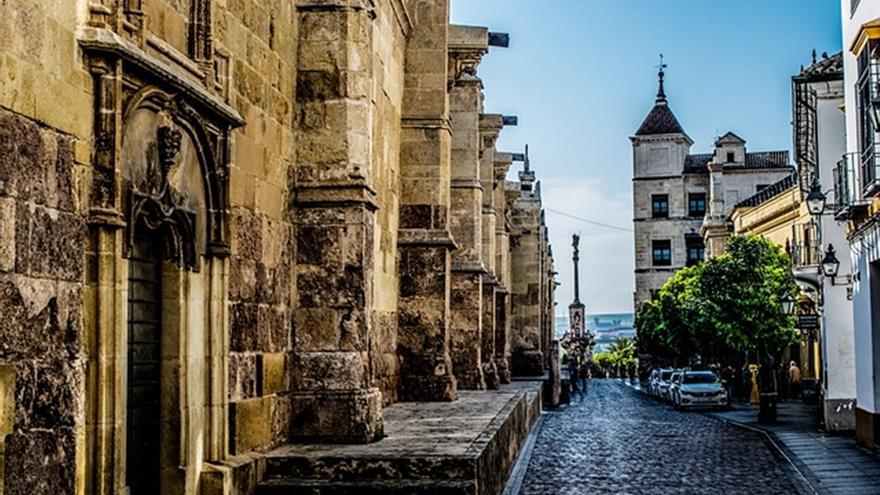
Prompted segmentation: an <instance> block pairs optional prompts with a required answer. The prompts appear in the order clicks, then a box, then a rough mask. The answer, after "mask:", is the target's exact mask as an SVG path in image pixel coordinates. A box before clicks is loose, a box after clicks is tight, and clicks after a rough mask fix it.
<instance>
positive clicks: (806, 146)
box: [794, 81, 819, 190]
mask: <svg viewBox="0 0 880 495" xmlns="http://www.w3.org/2000/svg"><path fill="white" fill-rule="evenodd" d="M817 102H818V95H817V94H816V90H815V89H813V88H812V87H811V86H810V84H809V83H807V82H804V81H798V82H795V84H794V132H795V142H794V145H795V150H794V152H795V160H796V161H797V164H798V170H799V173H800V180H801V188H803V189H807V190H808V189H809V188H810V186H811V185H812V184H813V175H814V174H815V173H816V164H817V163H818V156H819V144H818V143H819V136H818V127H817V125H816V106H817Z"/></svg>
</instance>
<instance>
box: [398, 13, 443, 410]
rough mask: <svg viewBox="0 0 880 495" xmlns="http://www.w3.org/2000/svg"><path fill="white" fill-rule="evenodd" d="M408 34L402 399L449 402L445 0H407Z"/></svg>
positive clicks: (400, 306)
mask: <svg viewBox="0 0 880 495" xmlns="http://www.w3.org/2000/svg"><path fill="white" fill-rule="evenodd" d="M407 7H408V10H409V14H410V18H411V20H412V31H411V32H410V36H409V39H408V42H407V46H406V67H405V72H406V77H405V88H404V96H403V99H404V104H403V117H402V122H401V127H402V131H401V149H400V160H401V163H400V165H401V194H400V231H399V237H398V250H399V252H400V257H399V260H400V261H399V277H400V296H399V297H400V299H399V303H398V311H399V319H398V353H399V357H400V375H401V376H400V388H399V390H400V399H401V400H405V401H444V400H454V399H455V398H456V394H457V382H456V379H455V376H454V375H453V371H452V360H451V358H450V355H449V295H450V267H451V258H450V251H452V250H453V249H455V242H454V240H453V238H452V235H451V234H450V232H449V225H448V220H449V206H450V194H449V187H450V152H451V140H452V135H451V132H450V125H449V101H448V99H447V87H446V82H447V64H446V47H447V44H448V38H449V33H448V24H449V21H448V20H449V2H448V0H411V1H410V2H409V3H407Z"/></svg>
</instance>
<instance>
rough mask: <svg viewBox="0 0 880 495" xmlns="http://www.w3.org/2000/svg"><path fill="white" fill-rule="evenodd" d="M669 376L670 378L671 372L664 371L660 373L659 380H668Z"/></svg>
mask: <svg viewBox="0 0 880 495" xmlns="http://www.w3.org/2000/svg"><path fill="white" fill-rule="evenodd" d="M670 376H672V372H671V371H664V372H663V373H660V379H661V380H669V377H670Z"/></svg>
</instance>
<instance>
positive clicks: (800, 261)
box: [789, 241, 822, 268]
mask: <svg viewBox="0 0 880 495" xmlns="http://www.w3.org/2000/svg"><path fill="white" fill-rule="evenodd" d="M821 251H822V250H821V248H820V247H819V246H818V245H817V244H816V243H815V242H809V241H796V242H795V243H794V244H793V245H791V252H790V253H789V255H790V256H791V263H792V265H793V266H794V267H795V268H798V267H805V266H817V265H819V262H820V259H821V257H822V252H821Z"/></svg>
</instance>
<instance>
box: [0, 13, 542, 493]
mask: <svg viewBox="0 0 880 495" xmlns="http://www.w3.org/2000/svg"><path fill="white" fill-rule="evenodd" d="M448 16H449V7H448V2H446V1H445V0H443V1H440V0H297V1H290V0H94V1H89V2H87V1H86V0H69V1H60V0H5V1H2V2H0V495H23V494H27V495H41V494H88V495H111V494H113V495H115V494H117V493H120V492H124V491H125V490H126V489H127V488H126V472H127V471H126V469H127V464H126V463H127V462H128V461H127V460H126V458H127V456H128V454H127V453H126V444H125V438H126V429H125V428H126V424H127V422H128V421H129V420H130V419H131V418H128V417H127V414H128V413H127V409H126V400H127V399H126V397H127V395H126V394H128V393H130V392H126V386H127V378H126V377H127V375H126V373H127V371H126V370H127V367H128V365H129V364H130V363H129V362H128V357H127V352H128V350H127V348H126V344H127V343H128V337H126V335H128V333H126V332H128V331H130V330H128V326H129V325H130V324H131V318H133V316H132V315H134V314H135V313H136V309H134V308H135V306H136V304H137V303H132V301H131V300H130V299H128V298H129V296H131V294H129V290H130V285H129V283H130V281H129V277H132V276H134V275H133V274H134V271H135V269H134V268H132V267H131V265H130V258H131V256H132V253H133V252H134V248H133V247H132V243H133V239H134V231H136V230H137V229H138V228H139V227H138V226H139V225H140V223H139V222H141V221H144V222H146V223H150V221H153V220H155V221H156V222H157V223H158V224H159V225H160V226H159V227H156V228H155V230H150V232H152V233H153V234H154V235H155V236H156V239H157V240H161V243H158V244H156V245H160V244H161V245H162V246H163V247H162V249H163V253H162V254H163V255H164V257H165V258H166V259H165V261H164V262H163V263H162V270H161V283H162V285H163V287H162V293H161V296H160V297H159V299H160V300H161V301H160V302H161V306H160V307H161V308H162V313H163V314H162V315H160V316H161V318H160V320H161V321H160V326H161V331H162V337H161V338H162V339H163V340H162V342H161V349H160V353H161V355H160V356H159V357H157V360H159V361H161V366H162V370H163V371H162V375H161V376H162V384H161V394H162V395H163V397H162V399H161V402H160V404H161V406H160V407H161V408H163V412H161V414H160V415H161V416H162V418H161V428H162V429H161V436H162V439H161V444H162V447H161V449H162V450H161V452H162V458H163V459H162V460H161V462H162V463H163V464H162V471H161V473H162V474H161V476H162V478H161V483H162V484H163V485H164V486H169V487H173V488H172V491H174V492H175V493H177V492H179V493H186V494H195V493H201V494H203V495H208V494H210V495H213V494H220V493H222V494H233V493H241V494H245V493H252V492H253V490H254V487H255V486H256V483H257V482H258V481H259V476H260V473H261V471H260V470H261V464H260V462H261V461H260V459H261V457H260V456H261V455H263V454H264V453H265V452H267V451H269V450H271V449H273V448H275V447H279V446H281V445H284V444H287V443H291V442H343V443H345V442H349V443H368V442H373V441H378V440H380V439H381V438H382V412H381V411H382V408H383V407H384V406H387V405H390V404H392V403H395V402H398V401H401V400H433V401H437V400H442V401H447V400H454V399H455V396H456V379H455V377H454V373H455V370H454V369H453V365H452V358H451V343H450V328H451V327H453V326H454V325H455V324H457V322H460V321H462V319H461V318H457V317H456V315H457V314H458V315H459V316H460V313H461V311H459V313H455V311H456V310H460V309H461V308H459V307H457V306H456V304H458V303H460V302H461V300H460V299H461V298H459V299H455V298H454V297H453V296H455V290H456V287H457V286H456V285H455V284H456V282H457V281H458V279H455V278H454V277H453V276H452V271H451V270H452V267H453V259H456V260H458V258H461V260H463V261H465V262H467V263H463V262H462V263H458V264H457V265H456V269H457V270H461V269H462V266H464V268H465V269H467V270H470V272H467V273H471V272H472V273H473V274H475V275H471V277H472V278H473V281H474V283H473V284H472V285H473V286H474V287H476V288H477V289H479V290H476V289H474V287H470V288H469V291H468V292H467V297H468V298H473V300H472V301H470V300H469V301H470V302H472V304H471V305H470V306H473V308H471V307H470V306H468V308H466V309H467V310H468V311H470V312H471V313H473V314H470V313H469V317H470V320H468V321H471V320H472V321H473V322H474V324H475V325H476V326H475V327H474V328H465V329H464V330H465V331H467V332H471V331H473V332H475V333H474V335H471V334H470V333H466V332H459V333H458V334H457V335H458V338H459V339H461V338H462V336H463V335H468V336H471V337H473V338H471V339H469V340H468V341H467V342H463V343H462V342H459V343H460V344H461V345H460V346H461V347H465V346H466V347H468V349H467V350H468V351H469V352H471V351H472V354H473V355H468V356H469V361H468V362H467V365H468V366H469V371H470V372H473V373H476V374H479V373H480V372H481V371H480V370H481V366H485V369H486V370H490V371H491V375H493V376H494V377H495V378H493V379H492V380H491V381H492V382H493V383H495V385H493V386H498V385H497V382H499V381H500V382H504V383H507V382H508V381H509V380H510V375H511V372H510V371H511V370H512V371H513V374H514V375H517V374H524V375H530V376H536V375H540V374H541V373H542V372H543V371H544V368H545V367H546V366H548V365H549V363H550V360H549V359H548V358H547V354H546V353H547V352H548V349H549V345H548V344H549V342H548V337H547V336H546V335H542V332H543V333H545V334H546V333H547V332H546V328H549V326H547V327H546V328H544V329H542V328H539V327H540V326H541V325H542V323H541V322H542V321H552V312H553V304H552V287H553V285H550V284H554V283H555V282H553V280H552V260H550V258H549V250H548V242H547V238H546V235H545V233H544V230H545V227H543V226H542V225H541V217H540V210H541V207H540V200H539V197H538V199H535V197H532V196H530V197H528V198H525V196H528V195H527V194H526V195H525V196H524V198H525V199H521V198H519V194H520V193H519V189H518V185H516V184H514V189H513V190H508V189H509V188H508V184H507V183H506V182H505V174H506V173H507V170H508V167H509V166H510V164H511V160H510V156H511V155H510V154H505V157H506V158H502V157H500V155H498V156H496V155H495V154H494V143H495V141H494V140H495V138H497V135H498V132H500V127H503V126H501V124H500V121H501V119H500V116H494V117H492V118H493V119H495V120H498V122H497V123H495V124H492V125H493V126H495V127H492V126H489V127H481V126H480V118H481V115H482V114H481V112H482V111H483V109H482V103H481V101H482V95H481V93H480V91H481V90H482V86H480V88H479V90H477V89H474V90H473V91H472V94H470V96H471V97H472V98H476V99H475V100H474V102H471V103H473V104H471V105H469V106H468V108H467V110H468V118H469V119H470V124H471V125H469V126H464V127H462V129H460V130H461V131H462V133H464V132H465V131H467V132H468V133H469V135H468V136H467V149H468V152H469V153H470V155H469V158H468V160H469V162H468V163H467V166H468V167H473V170H471V169H469V170H468V171H467V174H459V175H461V176H462V177H458V179H460V180H459V181H458V183H457V184H458V185H457V187H458V188H459V190H460V191H465V193H467V194H471V195H472V196H473V197H471V198H469V201H468V202H467V205H466V207H467V208H466V209H467V212H468V214H467V215H466V216H465V215H459V216H460V217H461V218H465V217H466V218H467V220H468V221H470V223H471V225H470V227H469V230H468V229H460V232H458V234H459V236H460V237H461V238H460V239H455V236H454V235H452V234H451V232H450V231H451V230H455V228H457V226H458V224H457V223H456V222H459V221H460V218H453V214H452V213H451V206H452V207H454V206H455V205H454V204H453V202H454V201H453V200H454V199H456V198H457V196H455V195H454V194H453V193H452V192H451V190H452V186H451V183H452V182H453V178H454V177H453V175H454V174H453V169H454V167H453V160H454V159H455V153H454V149H453V139H452V131H451V126H452V125H453V123H451V121H450V102H449V92H450V84H451V81H450V79H452V78H455V77H459V76H462V75H463V76H466V77H465V79H467V77H470V76H474V74H475V71H476V65H477V63H478V61H479V59H478V58H477V61H476V62H473V61H472V60H471V59H470V58H469V59H468V60H466V61H465V62H468V63H472V66H471V65H467V66H465V65H463V66H462V67H463V68H461V67H460V68H458V69H456V73H454V74H450V73H449V72H448V71H449V68H448V64H450V60H449V59H448V58H447V57H448V51H449V36H448V35H449V27H450V26H449V18H448ZM468 32H472V33H476V34H477V35H478V36H476V38H475V39H476V40H477V41H476V42H475V43H478V44H479V43H482V44H483V45H485V44H486V43H487V39H488V38H487V37H488V33H487V31H486V30H485V29H484V28H468ZM483 38H486V39H483ZM480 50H482V51H481V52H480V56H482V54H483V53H485V52H486V51H487V50H488V45H486V46H482V45H480ZM478 51H479V50H478ZM464 69H467V70H464ZM450 76H453V77H450ZM474 77H475V76H474ZM471 83H473V81H471ZM475 88H476V86H475ZM477 100H479V102H480V104H479V105H477V104H476V102H477ZM459 103H460V102H459ZM453 120H454V119H453ZM492 122H494V120H493V121H492ZM486 129H490V130H491V132H493V133H494V134H493V137H492V139H491V140H489V141H485V142H486V143H489V144H485V145H483V146H485V147H486V149H485V150H484V149H481V148H480V146H481V143H484V141H483V138H484V137H485V136H482V135H481V134H480V133H481V132H484V131H485V130H486ZM486 132H489V131H486ZM489 148H491V150H490V149H489ZM484 153H485V155H484ZM471 155H472V156H471ZM480 157H484V158H483V159H482V160H480ZM505 160H506V161H505ZM142 162H143V163H142ZM502 162H503V163H502ZM480 166H483V167H488V168H487V169H485V170H483V173H480V170H479V167H480ZM138 167H141V168H138ZM499 170H500V172H499ZM139 174H140V175H139ZM464 175H467V179H468V180H466V181H463V180H461V179H462V178H463V176H464ZM139 181H140V182H139ZM468 181H469V182H468ZM481 181H483V182H484V184H481V183H480V182H481ZM156 184H159V185H160V186H162V187H158V186H157V188H156V189H155V190H153V189H150V190H149V191H146V192H145V191H142V190H139V189H138V188H139V187H141V188H143V187H149V188H152V187H153V186H155V185H156ZM479 189H483V190H485V191H486V192H485V193H484V195H483V196H480V195H477V194H476V192H475V191H478V190H479ZM493 189H494V190H495V193H494V196H493V195H492V194H490V191H492V190H493ZM141 193H144V195H146V196H149V197H146V198H145V199H144V201H145V202H143V203H141V202H139V201H141V199H138V198H140V196H138V195H139V194H141ZM147 193H149V194H147ZM153 193H155V194H153ZM166 193H167V194H166ZM463 194H464V193H463ZM523 194H525V193H523ZM194 196H199V197H194ZM458 199H460V198H458ZM135 205H147V206H145V207H144V208H146V209H147V210H149V211H150V212H152V215H153V217H151V218H149V219H147V220H143V219H142V218H141V217H139V216H138V215H139V214H141V213H139V211H140V210H138V209H137V208H136V207H135ZM157 205H158V206H157ZM151 208H152V209H151ZM508 210H509V211H508ZM169 212H173V213H169ZM166 224H167V225H166ZM151 228H152V227H151ZM163 229H167V230H163ZM187 229H190V230H187ZM192 230H195V232H193V231H192ZM169 232H171V233H173V235H172V234H169ZM468 235H470V236H471V237H467V236H468ZM188 237H191V238H188ZM160 238H161V239H160ZM456 243H457V244H456ZM483 243H485V245H482V244H483ZM456 247H460V249H461V252H460V253H459V254H458V255H453V254H452V253H455V249H456ZM172 255H173V256H172ZM455 256H457V257H458V258H454V257H455ZM461 260H458V261H461ZM481 263H482V265H481ZM485 269H488V270H489V274H491V275H492V276H491V277H487V278H486V279H485V280H484V279H481V278H480V277H482V272H481V271H480V270H485ZM481 280H482V281H481ZM477 282H479V283H477ZM484 284H485V285H484ZM131 291H132V293H133V292H134V290H133V289H131ZM132 297H133V296H132ZM450 308H452V309H450ZM541 313H547V314H549V315H551V316H549V317H548V316H547V315H544V316H543V317H542V316H540V315H541ZM481 325H482V328H483V334H480V332H479V329H480V327H481ZM545 326H546V325H545ZM542 352H543V353H544V355H543V356H542V355H540V354H541V353H542ZM481 353H482V354H481ZM512 355H513V356H514V357H513V359H514V364H513V365H512V364H511V356H512ZM542 363H543V365H542ZM520 370H523V372H520ZM496 375H497V376H496ZM472 381H474V380H472ZM475 381H476V382H477V383H476V385H472V386H471V387H469V388H483V385H480V384H479V383H478V382H479V379H477V380H475ZM166 382H167V383H166ZM166 396H167V397H166ZM166 410H167V411H166ZM169 411H170V412H169ZM157 414H159V413H157ZM130 464H131V463H130Z"/></svg>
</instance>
